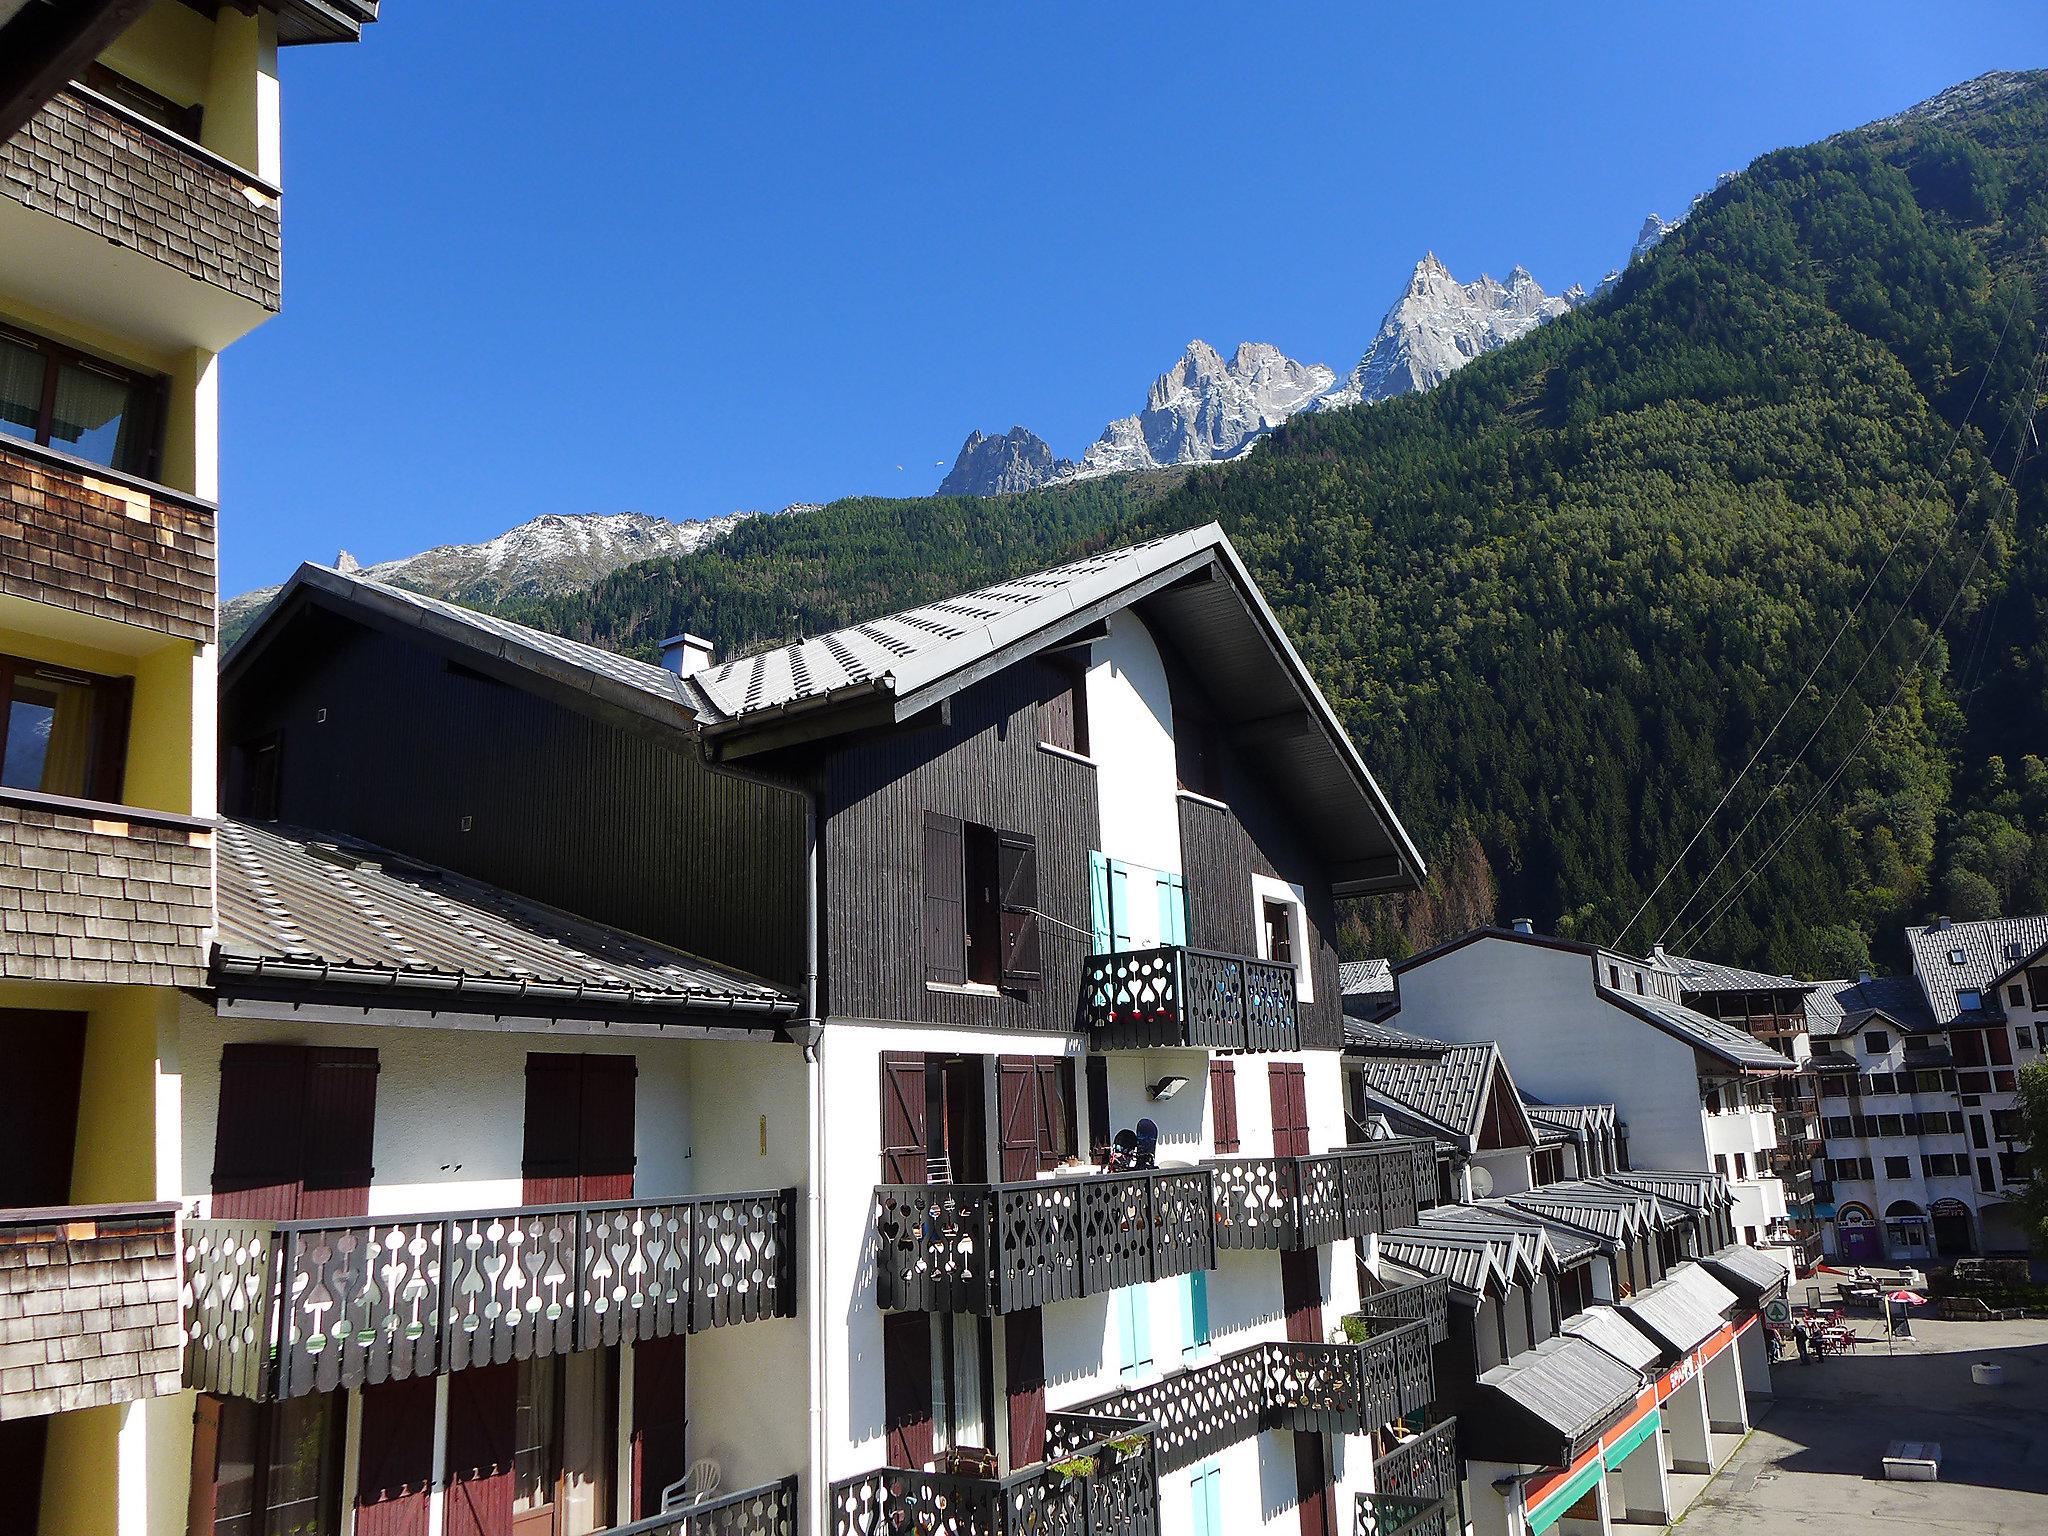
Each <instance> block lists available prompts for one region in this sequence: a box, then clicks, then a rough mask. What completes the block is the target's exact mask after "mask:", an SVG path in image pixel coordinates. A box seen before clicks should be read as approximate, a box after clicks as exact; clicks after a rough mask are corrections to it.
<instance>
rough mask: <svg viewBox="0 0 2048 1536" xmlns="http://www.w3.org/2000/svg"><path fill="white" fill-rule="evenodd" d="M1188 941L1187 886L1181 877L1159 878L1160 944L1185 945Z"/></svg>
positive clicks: (1163, 874) (1163, 876) (1163, 875)
mask: <svg viewBox="0 0 2048 1536" xmlns="http://www.w3.org/2000/svg"><path fill="white" fill-rule="evenodd" d="M1187 941H1188V894H1187V884H1186V882H1185V881H1184V880H1182V879H1181V877H1180V876H1179V875H1169V874H1165V873H1163V872H1162V873H1161V874H1160V876H1159V942H1160V943H1162V944H1185V943H1187Z"/></svg>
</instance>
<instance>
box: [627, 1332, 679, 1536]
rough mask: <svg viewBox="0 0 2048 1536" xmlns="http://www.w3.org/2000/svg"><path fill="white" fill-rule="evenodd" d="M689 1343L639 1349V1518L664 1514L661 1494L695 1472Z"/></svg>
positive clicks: (656, 1342) (654, 1342)
mask: <svg viewBox="0 0 2048 1536" xmlns="http://www.w3.org/2000/svg"><path fill="white" fill-rule="evenodd" d="M687 1342H688V1341H687V1339H686V1337H685V1336H684V1335H683V1334H680V1333H678V1334H672V1335H670V1336H669V1337H668V1338H665V1339H642V1340H641V1341H640V1342H639V1343H638V1344H635V1345H634V1346H633V1514H632V1518H633V1519H635V1520H645V1519H648V1518H649V1517H651V1516H653V1515H658V1514H660V1513H661V1490H662V1489H664V1488H666V1487H667V1486H668V1485H669V1484H670V1483H672V1482H674V1481H676V1479H677V1478H679V1477H681V1476H682V1475H683V1474H684V1473H685V1472H687V1471H689V1470H690V1452H689V1439H688V1425H689V1415H688V1412H687V1409H688V1406H689V1397H688V1395H687V1393H686V1392H685V1390H684V1380H685V1378H684V1372H685V1368H686V1365H687V1359H686V1356H687V1348H686V1346H687Z"/></svg>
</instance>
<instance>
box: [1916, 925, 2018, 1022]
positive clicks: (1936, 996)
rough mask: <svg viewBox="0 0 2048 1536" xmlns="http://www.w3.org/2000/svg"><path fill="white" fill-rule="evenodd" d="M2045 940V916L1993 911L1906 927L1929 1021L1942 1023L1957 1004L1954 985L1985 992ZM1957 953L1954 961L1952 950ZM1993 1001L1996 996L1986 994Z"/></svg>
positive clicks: (1953, 1015)
mask: <svg viewBox="0 0 2048 1536" xmlns="http://www.w3.org/2000/svg"><path fill="white" fill-rule="evenodd" d="M2044 944H2048V916H2042V917H1994V918H1988V919H1986V920H1984V921H1982V922H1975V923H1950V924H1949V925H1948V926H1947V927H1946V928H1936V927H1927V928H1908V929H1907V930H1906V945H1907V947H1908V948H1909V949H1911V950H1912V952H1913V969H1914V971H1915V972H1916V973H1917V974H1918V975H1919V977H1920V985H1921V987H1922V989H1923V990H1924V991H1925V994H1926V998H1927V1005H1928V1007H1929V1008H1930V1009H1931V1010H1932V1011H1933V1014H1934V1022H1935V1024H1936V1026H1937V1027H1939V1028H1946V1027H1947V1026H1948V1025H1949V1024H1950V1023H1951V1022H1952V1021H1953V1020H1954V1019H1956V1018H1957V1017H1958V1015H1960V1014H1961V1013H1962V1012H1963V1010H1962V1008H1961V1006H1960V1005H1959V1004H1958V1003H1957V1002H1956V993H1958V992H1960V991H1973V992H1987V991H1989V989H1990V987H1991V985H1992V983H1993V982H1995V981H1997V980H1998V978H1999V977H2000V976H2003V975H2004V974H2005V973H2006V972H2007V971H2008V970H2010V969H2012V967H2013V966H2014V965H2015V964H2017V963H2019V962H2020V961H2022V960H2024V959H2026V958H2028V957H2029V956H2031V955H2032V954H2034V952H2035V951H2037V950H2039V949H2040V948H2041V946H2042V945H2044ZM1957 954H1960V955H1961V956H1962V961H1961V963H1960V964H1958V963H1957V962H1956V960H1955V958H1954V957H1955V956H1956V955H1957ZM1986 1002H1987V1003H1991V1004H1992V1005H1993V1008H1994V1009H1995V1007H1996V999H1993V998H1987V999H1986Z"/></svg>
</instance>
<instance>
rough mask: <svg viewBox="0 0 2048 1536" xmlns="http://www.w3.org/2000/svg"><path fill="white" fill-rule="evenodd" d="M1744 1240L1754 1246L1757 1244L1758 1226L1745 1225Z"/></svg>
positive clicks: (1743, 1230)
mask: <svg viewBox="0 0 2048 1536" xmlns="http://www.w3.org/2000/svg"><path fill="white" fill-rule="evenodd" d="M1742 1240H1743V1241H1744V1242H1745V1243H1748V1244H1749V1245H1750V1246H1751V1247H1752V1248H1754V1247H1755V1246H1756V1228H1755V1227H1744V1228H1743V1229H1742Z"/></svg>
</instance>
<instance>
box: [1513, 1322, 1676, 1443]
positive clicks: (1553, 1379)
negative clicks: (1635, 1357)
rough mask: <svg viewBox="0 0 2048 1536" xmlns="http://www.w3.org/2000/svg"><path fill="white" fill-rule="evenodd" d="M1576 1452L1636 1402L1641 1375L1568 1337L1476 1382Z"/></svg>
mask: <svg viewBox="0 0 2048 1536" xmlns="http://www.w3.org/2000/svg"><path fill="white" fill-rule="evenodd" d="M1479 1385H1480V1386H1481V1387H1482V1388H1484V1389H1487V1390H1489V1391H1493V1392H1498V1393H1499V1394H1500V1395H1501V1396H1503V1397H1505V1398H1507V1399H1509V1400H1510V1401H1511V1402H1513V1403H1514V1404H1515V1405H1516V1406H1517V1407H1519V1408H1521V1409H1523V1410H1524V1411H1525V1412H1527V1413H1529V1414H1531V1415H1533V1416H1534V1417H1535V1418H1537V1419H1539V1420H1541V1421H1542V1422H1543V1423H1544V1424H1546V1425H1548V1426H1549V1427H1550V1428H1552V1429H1554V1430H1556V1431H1557V1433H1558V1434H1559V1435H1560V1436H1561V1437H1562V1438H1563V1439H1565V1440H1567V1441H1569V1442H1571V1443H1572V1444H1573V1445H1574V1446H1577V1445H1579V1444H1581V1443H1582V1442H1585V1441H1588V1440H1591V1439H1592V1438H1593V1437H1594V1436H1595V1435H1597V1434H1599V1433H1600V1431H1601V1430H1603V1429H1605V1428H1606V1427H1607V1426H1608V1425H1609V1424H1611V1423H1613V1422H1614V1421H1615V1419H1617V1418H1618V1417H1620V1415H1621V1414H1622V1413H1623V1412H1624V1411H1625V1410H1626V1409H1627V1408H1628V1407H1629V1406H1630V1405H1631V1404H1632V1403H1634V1402H1635V1400H1636V1394H1637V1393H1638V1392H1640V1391H1641V1390H1642V1386H1643V1379H1642V1375H1641V1373H1640V1372H1638V1371H1636V1370H1634V1369H1632V1368H1631V1367H1629V1366H1626V1365H1623V1364H1622V1363H1621V1361H1619V1360H1617V1359H1616V1358H1615V1357H1614V1356H1613V1355H1610V1354H1609V1353H1607V1351H1606V1350H1604V1349H1600V1348H1597V1347H1595V1346H1594V1345H1592V1344H1589V1343H1587V1342H1586V1340H1584V1339H1582V1338H1577V1337H1574V1336H1573V1335H1571V1334H1568V1333H1564V1334H1559V1335H1557V1336H1556V1337H1555V1338H1549V1339H1545V1340H1544V1341H1543V1342H1542V1343H1541V1344H1538V1345H1536V1346H1535V1347H1534V1348H1533V1349H1526V1350H1524V1351H1522V1353H1520V1354H1519V1355H1516V1356H1515V1357H1514V1358H1513V1359H1512V1360H1510V1361H1508V1362H1507V1364H1505V1365H1496V1366H1495V1367H1494V1368H1493V1369H1492V1370H1490V1371H1488V1372H1487V1373H1486V1374H1485V1375H1483V1376H1481V1377H1480V1378H1479Z"/></svg>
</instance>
